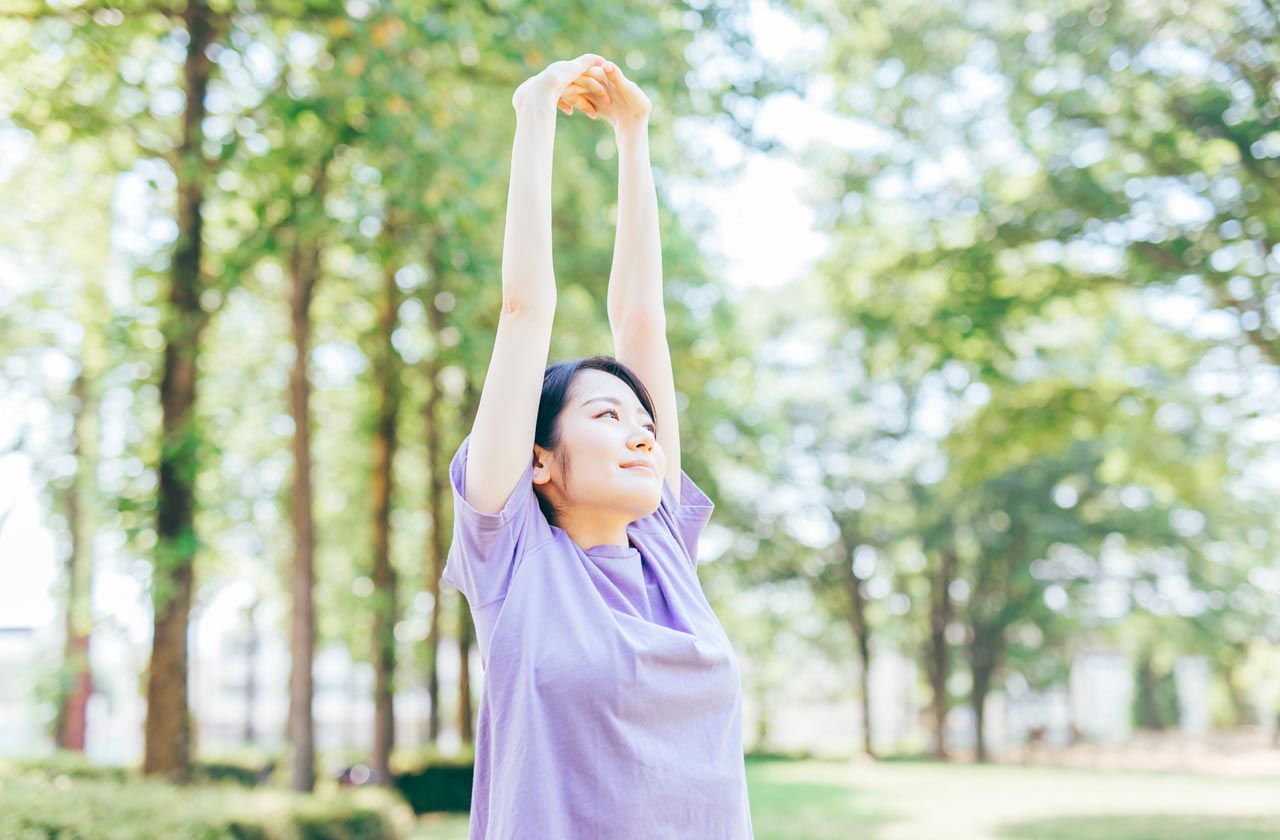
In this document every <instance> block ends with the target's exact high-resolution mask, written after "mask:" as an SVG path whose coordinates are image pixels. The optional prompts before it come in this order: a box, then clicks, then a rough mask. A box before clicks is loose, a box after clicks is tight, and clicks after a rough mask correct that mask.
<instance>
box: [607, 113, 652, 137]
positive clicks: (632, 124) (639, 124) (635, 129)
mask: <svg viewBox="0 0 1280 840" xmlns="http://www.w3.org/2000/svg"><path fill="white" fill-rule="evenodd" d="M613 134H614V137H616V138H617V139H618V140H619V141H620V142H627V141H635V140H647V139H648V138H649V118H648V117H643V118H641V119H636V120H628V121H626V122H620V123H618V125H616V126H615V127H614V129H613Z"/></svg>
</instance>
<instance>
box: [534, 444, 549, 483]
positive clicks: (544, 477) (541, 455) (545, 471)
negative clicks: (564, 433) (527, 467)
mask: <svg viewBox="0 0 1280 840" xmlns="http://www.w3.org/2000/svg"><path fill="white" fill-rule="evenodd" d="M551 462H552V458H551V453H550V452H549V451H548V450H546V449H543V448H542V447H541V446H538V445H537V444H536V443H535V444H534V445H533V483H534V484H546V483H547V482H548V481H550V480H551Z"/></svg>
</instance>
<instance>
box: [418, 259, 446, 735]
mask: <svg viewBox="0 0 1280 840" xmlns="http://www.w3.org/2000/svg"><path fill="white" fill-rule="evenodd" d="M433 254H434V249H433ZM439 277H440V274H439V271H438V267H435V266H433V271H432V278H433V282H432V284H431V286H430V287H429V291H428V297H429V298H430V299H429V300H428V301H427V306H426V309H427V323H428V324H429V326H430V328H431V334H432V335H433V336H435V337H437V338H438V337H439V336H440V333H441V331H442V330H443V329H444V313H443V312H441V311H440V307H439V306H438V305H437V301H436V297H437V295H436V294H432V293H433V292H438V290H439V288H440V282H439V279H438V278H439ZM440 354H441V349H440V347H439V344H438V343H437V346H436V352H435V354H434V355H432V357H431V358H430V359H429V360H428V361H427V364H426V380H427V402H426V405H425V406H424V408H423V414H424V415H425V416H424V420H425V427H426V444H427V446H426V449H427V452H426V458H427V480H428V483H429V487H428V491H427V492H428V497H427V513H428V515H429V516H430V517H431V533H430V534H429V535H428V541H427V568H426V574H427V586H428V588H429V589H430V592H431V624H430V627H429V629H428V631H427V700H428V703H429V709H428V712H427V714H428V722H427V738H428V740H429V741H430V742H431V743H433V744H434V743H436V742H437V741H438V740H439V738H440V669H439V660H440V575H442V574H443V573H444V562H445V544H444V533H445V531H444V497H445V494H446V493H447V492H448V489H447V484H446V482H447V476H446V473H447V471H448V469H449V464H448V462H446V461H445V460H444V453H443V452H442V451H441V448H442V447H441V436H440V368H441V364H440Z"/></svg>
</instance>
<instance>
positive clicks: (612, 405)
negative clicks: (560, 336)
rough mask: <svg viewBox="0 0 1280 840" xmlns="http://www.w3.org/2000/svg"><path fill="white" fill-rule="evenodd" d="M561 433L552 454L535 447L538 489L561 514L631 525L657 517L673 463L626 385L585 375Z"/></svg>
mask: <svg viewBox="0 0 1280 840" xmlns="http://www.w3.org/2000/svg"><path fill="white" fill-rule="evenodd" d="M559 428H560V442H559V447H558V449H557V450H556V451H555V452H554V453H551V452H548V451H547V450H545V449H543V448H541V447H537V446H535V447H534V450H535V456H536V457H535V461H534V471H533V483H534V484H537V485H539V489H540V490H541V491H542V492H543V493H545V494H547V495H548V497H549V499H550V500H551V502H552V503H553V504H554V505H555V506H556V507H557V508H561V509H571V510H573V511H574V512H575V515H577V514H580V513H583V512H586V511H587V510H588V509H596V510H600V511H601V512H606V511H607V512H608V513H617V514H621V515H623V516H625V518H626V519H627V521H628V522H634V521H635V520H637V519H643V518H644V517H646V516H648V515H649V514H651V513H653V512H654V511H655V510H657V509H658V503H659V502H660V501H661V500H662V481H663V476H664V475H666V471H667V458H666V455H664V454H663V452H662V447H660V446H658V441H657V439H656V437H655V434H654V420H653V418H652V417H650V416H649V412H647V411H645V409H644V406H643V405H641V403H640V400H639V399H638V398H637V397H636V395H635V392H634V391H632V390H631V388H630V387H628V386H627V384H626V383H625V382H623V381H622V380H621V379H619V378H617V377H616V376H613V375H612V374H609V373H605V372H604V371H600V370H584V371H580V372H579V373H578V374H577V375H576V376H574V378H573V383H572V384H571V385H570V387H569V394H568V396H567V398H566V399H565V403H564V407H563V408H562V409H561V411H560V417H559ZM557 456H559V457H557Z"/></svg>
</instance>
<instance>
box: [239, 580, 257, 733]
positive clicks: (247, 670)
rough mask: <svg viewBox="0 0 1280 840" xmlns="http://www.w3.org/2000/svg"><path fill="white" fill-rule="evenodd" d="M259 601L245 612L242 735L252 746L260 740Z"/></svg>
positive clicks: (254, 602)
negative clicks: (256, 716) (257, 720)
mask: <svg viewBox="0 0 1280 840" xmlns="http://www.w3.org/2000/svg"><path fill="white" fill-rule="evenodd" d="M257 613H258V599H257V598H254V599H253V603H251V604H249V606H248V607H247V608H246V609H245V611H244V619H245V637H244V731H243V732H242V733H241V735H242V740H243V741H244V743H246V744H249V745H252V744H254V743H256V742H257V740H258V730H257V727H256V726H254V722H253V718H254V712H255V710H256V707H257V705H258V674H257V670H258V622H257Z"/></svg>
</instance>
